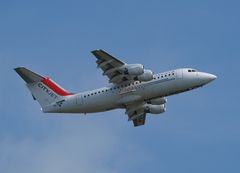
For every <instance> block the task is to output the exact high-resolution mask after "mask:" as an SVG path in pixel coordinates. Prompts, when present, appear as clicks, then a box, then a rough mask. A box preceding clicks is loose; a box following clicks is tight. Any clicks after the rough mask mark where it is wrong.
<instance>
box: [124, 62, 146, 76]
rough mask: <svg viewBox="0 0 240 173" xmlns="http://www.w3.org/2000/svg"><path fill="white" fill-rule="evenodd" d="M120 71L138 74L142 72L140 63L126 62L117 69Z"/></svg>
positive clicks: (142, 68) (133, 74)
mask: <svg viewBox="0 0 240 173" xmlns="http://www.w3.org/2000/svg"><path fill="white" fill-rule="evenodd" d="M119 71H120V72H122V73H123V74H127V75H132V76H139V75H141V74H143V73H144V67H143V65H142V64H127V65H124V66H122V67H121V68H120V69H119Z"/></svg>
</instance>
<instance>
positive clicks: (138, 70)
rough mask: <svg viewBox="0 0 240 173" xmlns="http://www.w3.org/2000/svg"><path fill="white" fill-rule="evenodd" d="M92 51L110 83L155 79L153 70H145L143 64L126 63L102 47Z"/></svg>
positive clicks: (98, 65)
mask: <svg viewBox="0 0 240 173" xmlns="http://www.w3.org/2000/svg"><path fill="white" fill-rule="evenodd" d="M92 53H93V55H94V56H95V57H96V58H97V61H96V63H97V67H98V68H101V69H102V71H103V75H106V76H107V77H108V78H109V82H110V83H114V84H122V83H131V82H134V81H149V80H152V79H153V73H152V71H150V70H144V67H143V65H142V64H126V63H125V62H122V61H121V60H119V59H117V58H115V57H114V56H112V55H110V54H108V53H107V52H105V51H103V50H101V49H99V50H94V51H92Z"/></svg>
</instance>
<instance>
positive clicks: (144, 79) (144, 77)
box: [134, 70, 153, 82]
mask: <svg viewBox="0 0 240 173" xmlns="http://www.w3.org/2000/svg"><path fill="white" fill-rule="evenodd" d="M152 79H153V72H152V71H151V70H144V72H143V74H141V75H139V76H136V77H135V78H134V80H139V81H142V82H147V81H150V80H152Z"/></svg>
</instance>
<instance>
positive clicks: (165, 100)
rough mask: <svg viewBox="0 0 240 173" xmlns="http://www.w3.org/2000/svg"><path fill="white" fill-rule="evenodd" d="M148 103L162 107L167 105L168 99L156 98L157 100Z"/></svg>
mask: <svg viewBox="0 0 240 173" xmlns="http://www.w3.org/2000/svg"><path fill="white" fill-rule="evenodd" d="M147 103H148V104H152V105H162V104H165V103H167V98H165V97H161V98H156V99H152V100H149V101H148V102H147Z"/></svg>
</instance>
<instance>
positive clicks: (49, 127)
mask: <svg viewBox="0 0 240 173" xmlns="http://www.w3.org/2000/svg"><path fill="white" fill-rule="evenodd" d="M239 7H240V3H239V1H237V0H236V1H233V0H201V1H195V0H182V1H176V0H175V1H174V0H172V1H169V0H168V1H167V0H165V1H161V0H148V1H143V0H142V1H141V0H121V1H113V0H112V1H110V0H102V1H94V0H88V1H81V0H80V1H71V0H68V1H66V0H58V1H57V0H56V1H49V0H41V1H32V0H28V1H27V0H22V1H17V0H8V1H1V2H0V22H1V23H0V60H1V61H0V73H1V75H0V81H1V85H0V111H1V113H0V172H2V173H15V172H18V173H26V172H34V173H53V172H58V173H65V172H71V173H75V172H76V173H79V172H84V173H95V172H98V173H101V172H102V173H108V172H109V173H110V172H111V173H120V172H124V173H133V172H137V173H145V172H161V173H175V172H184V173H186V172H189V173H190V172H191V173H192V172H194V173H203V172H204V173H212V172H218V173H226V172H231V173H239V172H240V148H239V146H240V111H239V99H240V92H239V85H240V80H239V65H240V32H239V31H240V22H239V19H240V10H239ZM98 48H102V49H104V50H106V51H108V52H109V53H111V54H113V55H115V56H116V57H118V58H120V59H122V60H123V61H125V62H128V63H142V64H144V65H145V67H146V68H150V69H152V70H153V71H154V72H161V71H165V70H170V69H175V68H179V67H193V68H196V69H198V70H201V71H206V72H210V73H213V74H216V75H217V76H218V79H217V80H216V81H214V82H213V83H211V84H209V85H207V86H206V87H203V88H201V89H198V90H194V91H191V92H189V93H184V94H180V95H177V96H173V97H169V98H168V103H167V112H166V113H164V114H161V115H160V116H148V117H147V122H146V125H145V126H143V127H139V128H134V127H133V125H132V123H131V122H128V121H127V116H126V115H125V114H124V111H123V110H115V111H111V112H105V113H98V114H93V115H91V116H83V115H70V114H65V115H59V114H55V115H53V114H43V113H41V111H40V106H39V105H38V104H37V102H34V101H33V100H32V97H31V95H30V94H29V92H28V90H27V89H26V87H25V86H24V82H23V81H22V80H21V79H20V78H19V76H18V75H17V74H16V73H15V72H14V71H13V68H14V67H17V66H26V67H28V68H30V69H32V70H34V71H36V72H39V73H40V74H43V75H47V76H50V77H51V78H53V79H54V80H55V81H57V82H58V83H59V84H61V85H62V86H63V87H64V88H66V89H68V90H70V91H72V92H77V91H83V90H87V89H94V88H98V87H101V86H104V85H106V84H107V82H108V80H107V78H106V77H104V76H102V75H101V73H102V72H101V71H100V70H99V69H96V64H95V58H94V57H93V55H91V54H90V51H91V50H94V49H98Z"/></svg>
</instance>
